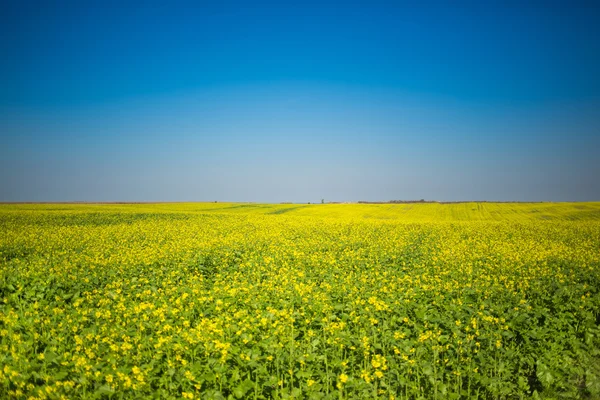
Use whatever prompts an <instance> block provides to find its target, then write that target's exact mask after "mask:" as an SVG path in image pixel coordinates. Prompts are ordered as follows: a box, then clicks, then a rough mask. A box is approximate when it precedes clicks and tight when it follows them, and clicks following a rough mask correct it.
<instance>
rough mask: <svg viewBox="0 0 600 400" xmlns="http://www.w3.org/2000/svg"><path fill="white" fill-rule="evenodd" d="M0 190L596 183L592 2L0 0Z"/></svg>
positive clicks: (562, 186)
mask: <svg viewBox="0 0 600 400" xmlns="http://www.w3.org/2000/svg"><path fill="white" fill-rule="evenodd" d="M0 50H1V51H2V54H3V61H2V62H1V63H0V134H1V142H0V143H1V146H0V201H213V200H219V201H265V202H280V201H294V202H306V201H320V199H321V198H325V199H326V200H329V201H356V200H391V199H421V198H425V199H431V200H519V201H539V200H545V201H584V200H600V184H598V181H599V180H598V178H597V177H598V176H600V157H598V154H597V153H598V149H600V74H598V73H597V71H600V4H599V3H596V4H594V2H509V1H505V2H493V1H490V2H460V1H459V2H440V1H425V2H378V1H369V2H367V1H364V2H351V1H350V2H327V1H319V2H316V1H315V2H311V1H303V2H232V1H219V2H193V3H192V2H190V3H183V2H140V3H135V2H127V4H126V5H123V4H119V2H114V3H111V2H98V3H94V2H91V1H89V2H87V1H86V2H75V1H73V2H67V1H62V2H50V1H45V2H16V1H14V2H2V4H1V5H0Z"/></svg>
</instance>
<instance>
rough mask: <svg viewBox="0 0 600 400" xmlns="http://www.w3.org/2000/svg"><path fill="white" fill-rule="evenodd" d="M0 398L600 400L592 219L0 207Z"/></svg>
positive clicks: (561, 209) (565, 210) (510, 209)
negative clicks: (530, 399)
mask: <svg viewBox="0 0 600 400" xmlns="http://www.w3.org/2000/svg"><path fill="white" fill-rule="evenodd" d="M0 398H8V399H12V398H15V399H129V398H156V399H181V398H184V399H230V398H231V399H271V398H272V399H288V398H297V399H304V398H306V399H376V398H381V399H521V398H553V399H563V398H573V399H574V398H582V399H586V398H588V399H598V398H600V203H571V204H569V203H557V204H552V203H536V204H497V203H496V204H495V203H462V204H394V205H392V204H377V205H375V204H373V205H371V204H324V205H320V204H319V205H299V204H285V205H283V204H282V205H268V204H241V203H237V204H234V203H228V204H227V203H204V204H203V203H194V204H98V205H77V204H54V205H49V204H37V205H27V204H21V205H0Z"/></svg>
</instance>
